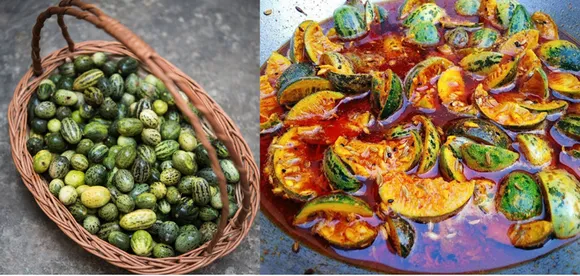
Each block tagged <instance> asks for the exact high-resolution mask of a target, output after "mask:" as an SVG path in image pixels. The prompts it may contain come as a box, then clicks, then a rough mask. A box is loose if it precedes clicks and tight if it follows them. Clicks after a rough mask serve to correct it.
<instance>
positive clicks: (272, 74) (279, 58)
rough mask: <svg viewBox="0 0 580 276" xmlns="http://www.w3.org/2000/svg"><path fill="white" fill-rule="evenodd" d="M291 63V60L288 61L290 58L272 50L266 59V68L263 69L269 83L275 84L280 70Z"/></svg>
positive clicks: (282, 70) (280, 72)
mask: <svg viewBox="0 0 580 276" xmlns="http://www.w3.org/2000/svg"><path fill="white" fill-rule="evenodd" d="M291 64H292V62H290V60H288V59H287V58H286V57H285V56H283V55H281V54H279V53H278V52H273V53H272V55H270V57H269V58H268V60H267V61H266V69H265V71H264V73H265V75H266V76H268V81H270V84H272V85H275V84H276V82H277V81H278V78H280V76H281V75H282V72H284V71H285V70H286V69H287V68H288V67H290V65H291Z"/></svg>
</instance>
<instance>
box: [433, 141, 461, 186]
mask: <svg viewBox="0 0 580 276" xmlns="http://www.w3.org/2000/svg"><path fill="white" fill-rule="evenodd" d="M439 171H440V172H441V176H442V177H443V178H445V180H448V181H451V180H459V181H465V180H467V179H466V178H465V175H463V164H462V163H461V161H460V160H459V158H457V157H456V156H455V154H454V153H453V150H452V149H451V146H449V145H447V144H445V145H443V147H441V153H440V155H439Z"/></svg>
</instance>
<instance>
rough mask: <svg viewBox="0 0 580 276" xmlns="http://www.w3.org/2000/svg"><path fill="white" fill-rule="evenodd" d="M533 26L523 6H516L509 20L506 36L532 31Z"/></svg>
mask: <svg viewBox="0 0 580 276" xmlns="http://www.w3.org/2000/svg"><path fill="white" fill-rule="evenodd" d="M533 28H534V25H533V23H532V19H531V18H530V14H529V13H528V11H527V10H526V8H525V7H524V6H523V5H517V7H516V9H515V10H514V13H513V15H512V17H511V19H510V23H509V28H508V31H507V34H506V35H507V36H511V35H513V34H516V33H518V32H521V31H524V30H530V29H533Z"/></svg>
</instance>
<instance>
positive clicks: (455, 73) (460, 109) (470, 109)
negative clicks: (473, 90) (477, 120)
mask: <svg viewBox="0 0 580 276" xmlns="http://www.w3.org/2000/svg"><path fill="white" fill-rule="evenodd" d="M437 93H438V94H439V99H441V103H442V104H443V105H444V106H445V107H447V109H449V111H451V112H453V113H458V114H468V115H476V114H477V113H478V110H477V109H476V108H475V106H473V105H471V104H469V103H468V101H467V100H468V95H467V93H466V91H465V82H464V81H463V76H462V75H461V68H459V67H451V68H449V69H447V71H445V72H443V74H441V77H440V78H439V80H438V81H437Z"/></svg>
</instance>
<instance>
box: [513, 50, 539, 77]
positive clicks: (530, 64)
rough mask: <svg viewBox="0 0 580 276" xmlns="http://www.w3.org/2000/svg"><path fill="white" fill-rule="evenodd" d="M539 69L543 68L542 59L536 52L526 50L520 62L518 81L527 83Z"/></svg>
mask: <svg viewBox="0 0 580 276" xmlns="http://www.w3.org/2000/svg"><path fill="white" fill-rule="evenodd" d="M538 67H542V61H541V60H540V58H539V57H538V56H537V55H536V53H535V52H534V51H532V50H530V49H528V50H526V51H525V52H524V54H523V55H522V57H521V58H520V62H518V80H521V82H523V81H526V80H527V79H528V78H529V77H531V76H532V74H533V72H534V70H535V69H536V68H538Z"/></svg>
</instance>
